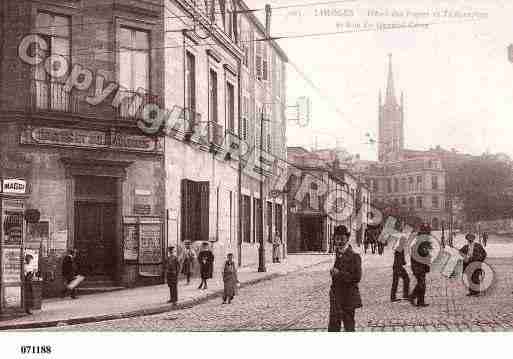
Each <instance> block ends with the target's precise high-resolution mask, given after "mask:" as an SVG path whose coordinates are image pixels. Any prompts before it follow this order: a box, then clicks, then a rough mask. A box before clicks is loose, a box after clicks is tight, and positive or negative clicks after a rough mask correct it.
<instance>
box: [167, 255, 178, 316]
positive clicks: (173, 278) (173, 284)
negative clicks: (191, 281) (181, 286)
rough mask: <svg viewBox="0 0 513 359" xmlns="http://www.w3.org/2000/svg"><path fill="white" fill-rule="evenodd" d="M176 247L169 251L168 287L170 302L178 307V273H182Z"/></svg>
mask: <svg viewBox="0 0 513 359" xmlns="http://www.w3.org/2000/svg"><path fill="white" fill-rule="evenodd" d="M174 252H175V247H169V248H168V249H167V273H166V274H167V285H168V286H169V301H168V303H173V306H176V302H177V301H178V273H180V263H179V262H178V258H177V257H176V255H175V253H174Z"/></svg>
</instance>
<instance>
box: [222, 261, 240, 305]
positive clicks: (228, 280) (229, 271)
mask: <svg viewBox="0 0 513 359" xmlns="http://www.w3.org/2000/svg"><path fill="white" fill-rule="evenodd" d="M223 283H224V293H223V304H225V303H226V301H227V300H228V304H230V303H231V302H232V300H233V297H235V292H236V290H237V284H238V283H239V280H238V278H237V267H235V262H234V261H233V254H232V253H228V256H227V259H226V262H225V263H224V269H223Z"/></svg>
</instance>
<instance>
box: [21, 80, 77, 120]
mask: <svg viewBox="0 0 513 359" xmlns="http://www.w3.org/2000/svg"><path fill="white" fill-rule="evenodd" d="M64 86H65V84H63V83H59V82H51V81H44V80H32V82H31V89H30V90H31V107H32V110H34V111H57V112H78V99H77V98H76V97H75V96H74V95H73V91H66V90H65V88H64Z"/></svg>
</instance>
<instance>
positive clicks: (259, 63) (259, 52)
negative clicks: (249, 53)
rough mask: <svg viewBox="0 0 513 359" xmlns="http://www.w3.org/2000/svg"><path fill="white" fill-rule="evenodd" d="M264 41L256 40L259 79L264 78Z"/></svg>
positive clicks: (257, 75) (257, 74)
mask: <svg viewBox="0 0 513 359" xmlns="http://www.w3.org/2000/svg"><path fill="white" fill-rule="evenodd" d="M262 66H263V64H262V42H261V41H257V42H256V77H257V79H258V80H261V79H262Z"/></svg>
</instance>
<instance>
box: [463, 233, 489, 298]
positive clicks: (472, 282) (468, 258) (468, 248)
mask: <svg viewBox="0 0 513 359" xmlns="http://www.w3.org/2000/svg"><path fill="white" fill-rule="evenodd" d="M465 239H466V240H467V242H468V243H467V244H465V245H464V246H463V247H461V249H460V254H461V255H462V256H463V274H464V275H466V276H467V278H468V283H469V288H468V290H469V292H468V294H467V296H475V295H478V294H479V291H477V290H475V289H474V288H476V287H477V286H479V283H480V277H481V275H482V274H483V271H482V269H481V268H480V265H479V266H478V267H476V268H475V269H474V270H473V271H472V273H465V270H466V269H467V268H468V266H469V264H470V263H474V262H477V263H479V264H480V263H482V262H484V260H485V259H486V251H485V250H484V248H483V246H482V245H481V244H479V243H476V242H475V241H474V240H475V239H476V236H475V235H474V234H472V233H468V234H467V235H466V236H465Z"/></svg>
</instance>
